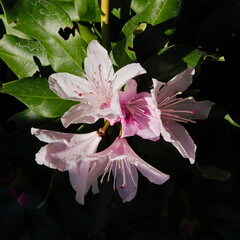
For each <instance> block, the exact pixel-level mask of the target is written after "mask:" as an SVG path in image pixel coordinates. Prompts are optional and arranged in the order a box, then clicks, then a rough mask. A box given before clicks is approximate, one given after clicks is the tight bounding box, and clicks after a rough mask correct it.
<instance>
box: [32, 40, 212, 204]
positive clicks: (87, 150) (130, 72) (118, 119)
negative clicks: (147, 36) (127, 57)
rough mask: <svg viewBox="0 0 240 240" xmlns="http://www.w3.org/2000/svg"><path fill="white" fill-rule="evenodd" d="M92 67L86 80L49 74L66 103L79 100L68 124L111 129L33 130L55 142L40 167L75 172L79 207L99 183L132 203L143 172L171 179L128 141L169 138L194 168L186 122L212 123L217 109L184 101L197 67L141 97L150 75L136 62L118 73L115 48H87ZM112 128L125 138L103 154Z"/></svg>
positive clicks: (53, 87) (43, 151)
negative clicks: (140, 80)
mask: <svg viewBox="0 0 240 240" xmlns="http://www.w3.org/2000/svg"><path fill="white" fill-rule="evenodd" d="M84 70H85V73H84V74H83V75H82V77H79V76H74V75H72V74H68V73H54V74H52V75H51V76H50V77H49V86H50V88H51V90H52V91H53V92H55V93H56V94H57V95H58V96H60V97H61V98H64V99H69V100H75V101H79V103H78V104H76V105H74V106H73V107H71V108H70V109H69V110H68V111H67V112H65V114H64V115H63V116H62V118H61V121H62V123H63V126H64V127H68V126H69V125H70V124H80V123H88V124H93V123H95V122H96V121H97V120H98V119H100V118H103V119H104V121H105V125H104V126H103V127H102V128H100V129H99V130H98V131H93V132H89V133H84V134H80V133H61V132H55V131H49V130H41V129H35V128H32V134H34V135H35V136H36V137H37V138H39V140H41V141H43V142H46V143H48V144H47V145H46V146H44V147H42V148H41V149H40V151H39V152H38V153H37V154H36V161H37V163H38V164H44V165H46V166H48V167H50V168H53V169H58V170H59V171H68V172H69V177H70V182H71V184H72V187H73V188H74V190H75V191H76V200H77V201H78V202H79V203H81V204H84V197H85V195H86V194H87V192H88V191H89V189H90V188H91V189H92V192H93V193H94V194H96V193H98V192H99V186H98V185H99V182H100V183H103V182H104V181H110V179H111V178H112V181H113V189H114V190H115V189H116V190H117V191H118V194H119V195H120V197H121V198H122V200H123V201H124V202H127V201H131V200H132V199H133V198H134V197H135V195H136V193H137V187H138V171H139V172H140V173H141V174H142V175H144V176H145V177H146V178H148V180H149V181H150V182H153V183H155V184H163V183H164V182H166V181H167V180H168V179H169V177H170V176H169V175H168V174H166V173H163V172H161V171H160V170H158V169H156V168H154V167H152V166H151V165H150V164H148V163H147V162H145V161H144V160H143V159H141V158H140V157H139V156H138V155H137V153H135V152H134V151H133V149H132V148H131V146H130V145H129V143H128V141H127V137H130V136H134V135H138V136H140V137H142V138H144V139H148V140H151V141H158V140H159V138H160V137H161V136H162V137H163V138H164V140H165V141H167V142H171V143H172V144H173V145H174V146H175V147H176V148H177V149H178V151H179V152H180V154H181V155H182V156H183V157H184V158H188V159H189V160H190V162H191V163H194V161H195V153H196V146H195V144H194V142H193V140H192V139H191V137H190V136H189V134H188V133H187V131H186V130H185V128H184V126H183V125H181V123H187V122H194V121H193V119H205V118H206V117H207V116H208V114H209V111H210V109H211V107H212V105H213V104H212V103H211V102H210V101H200V102H196V101H195V100H194V99H193V98H192V97H189V98H181V97H179V95H181V93H182V92H183V91H185V90H186V89H187V88H188V86H189V85H190V84H191V82H192V75H193V74H194V69H193V68H188V69H186V70H185V71H183V72H182V73H180V74H178V75H177V76H175V77H174V78H173V79H171V80H170V81H169V82H167V83H163V82H160V81H158V80H156V79H152V81H153V88H152V89H149V92H137V81H136V80H134V79H133V78H134V77H136V76H138V75H141V74H145V73H146V70H145V69H144V68H143V67H142V66H141V65H140V64H138V63H132V64H129V65H126V66H125V67H123V68H121V69H119V70H118V71H116V72H114V69H113V66H112V63H111V60H110V58H109V56H108V54H107V51H106V50H105V49H104V48H103V47H102V46H101V45H100V44H99V43H98V42H97V41H96V40H93V41H92V42H91V43H90V44H89V45H88V48H87V57H86V59H85V61H84ZM109 125H111V126H114V125H118V126H120V131H119V136H116V138H115V140H114V141H113V143H112V144H111V145H110V146H109V147H107V148H106V149H104V150H102V151H98V146H99V143H100V141H101V140H102V138H103V137H104V134H106V129H107V127H108V126H109ZM111 175H112V177H111Z"/></svg>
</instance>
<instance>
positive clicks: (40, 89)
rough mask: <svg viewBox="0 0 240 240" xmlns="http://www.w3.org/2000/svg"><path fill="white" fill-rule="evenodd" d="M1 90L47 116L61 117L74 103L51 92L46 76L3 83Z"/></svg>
mask: <svg viewBox="0 0 240 240" xmlns="http://www.w3.org/2000/svg"><path fill="white" fill-rule="evenodd" d="M1 92H3V93H7V94H10V95H12V96H14V97H16V98H17V99H18V100H20V101H21V102H22V103H24V104H25V105H26V106H27V107H28V108H29V109H31V110H32V111H34V112H36V113H38V114H40V115H42V116H44V117H48V118H57V117H61V116H62V115H63V114H64V112H66V111H67V110H68V109H69V108H70V107H71V106H73V105H74V104H76V102H74V101H70V100H65V99H62V98H60V97H58V96H57V95H56V94H55V93H54V92H52V91H51V89H50V88H49V85H48V81H47V79H46V78H23V79H20V80H16V81H12V82H9V83H5V84H3V88H2V90H1Z"/></svg>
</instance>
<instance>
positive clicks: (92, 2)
mask: <svg viewBox="0 0 240 240" xmlns="http://www.w3.org/2000/svg"><path fill="white" fill-rule="evenodd" d="M74 3H75V8H76V11H77V13H78V16H79V19H80V21H86V22H100V17H101V10H100V6H99V1H98V0H74Z"/></svg>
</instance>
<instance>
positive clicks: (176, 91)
mask: <svg viewBox="0 0 240 240" xmlns="http://www.w3.org/2000/svg"><path fill="white" fill-rule="evenodd" d="M193 74H194V69H193V68H188V69H186V70H185V71H183V72H181V73H179V74H178V75H177V76H175V77H174V78H173V79H171V80H170V81H168V82H167V83H163V82H160V81H157V80H156V79H153V85H154V89H153V90H152V91H151V92H152V94H153V96H155V98H156V101H157V104H158V108H159V110H160V112H161V119H162V124H163V127H162V131H161V135H162V136H163V138H164V139H165V140H166V141H168V142H171V143H172V144H173V145H174V146H175V147H176V148H177V149H178V151H179V152H180V153H181V155H182V156H183V157H184V158H189V160H190V162H191V163H194V161H195V154H196V145H195V144H194V142H193V140H192V138H191V137H190V136H189V134H188V132H187V131H186V129H185V128H184V127H183V126H182V125H181V124H179V123H188V122H195V121H193V119H205V118H207V116H208V114H209V112H210V110H211V107H212V106H213V103H212V102H210V101H199V102H196V101H195V100H194V99H193V98H192V97H188V98H181V97H178V96H179V95H181V93H182V92H183V91H185V90H186V89H187V88H188V86H189V85H190V84H191V83H192V75H193Z"/></svg>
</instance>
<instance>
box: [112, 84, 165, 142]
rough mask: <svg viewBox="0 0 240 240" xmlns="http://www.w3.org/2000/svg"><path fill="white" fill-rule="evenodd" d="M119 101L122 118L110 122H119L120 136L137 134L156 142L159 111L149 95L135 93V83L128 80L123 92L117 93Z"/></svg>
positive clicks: (153, 99)
mask: <svg viewBox="0 0 240 240" xmlns="http://www.w3.org/2000/svg"><path fill="white" fill-rule="evenodd" d="M119 100H120V105H121V110H122V115H123V116H122V118H120V117H118V118H117V119H116V120H115V121H110V122H111V124H113V123H114V122H116V121H118V122H121V125H122V135H121V136H122V137H129V136H133V135H135V134H137V135H139V136H140V137H142V138H145V139H150V140H153V141H157V140H158V139H159V136H160V121H161V120H160V111H159V110H158V108H157V103H156V101H155V98H153V97H152V95H151V93H148V92H140V93H137V83H136V81H135V80H129V81H128V82H127V84H126V89H125V91H121V92H119Z"/></svg>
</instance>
